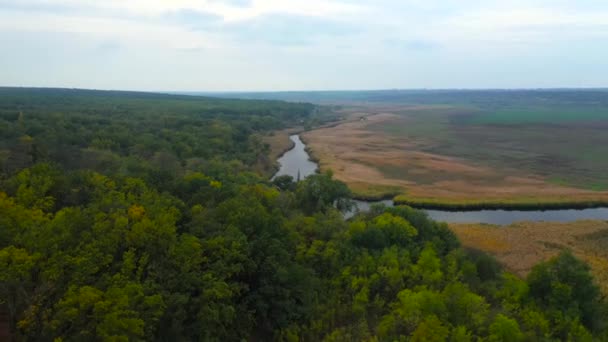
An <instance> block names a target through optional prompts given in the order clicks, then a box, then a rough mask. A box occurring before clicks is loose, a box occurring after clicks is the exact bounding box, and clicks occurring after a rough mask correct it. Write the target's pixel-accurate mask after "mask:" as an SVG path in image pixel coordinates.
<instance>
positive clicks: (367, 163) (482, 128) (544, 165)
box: [302, 105, 608, 204]
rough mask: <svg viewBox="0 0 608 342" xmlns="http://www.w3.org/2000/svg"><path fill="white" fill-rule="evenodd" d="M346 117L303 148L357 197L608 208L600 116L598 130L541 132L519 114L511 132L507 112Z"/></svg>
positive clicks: (584, 126)
mask: <svg viewBox="0 0 608 342" xmlns="http://www.w3.org/2000/svg"><path fill="white" fill-rule="evenodd" d="M343 115H344V116H345V117H348V118H350V119H351V121H349V122H346V123H343V124H340V125H336V126H334V127H327V128H322V129H318V130H314V131H310V132H306V133H304V134H303V135H302V138H303V140H304V141H305V142H306V144H307V145H308V147H309V148H310V149H311V151H312V154H313V157H314V158H315V159H318V160H319V162H320V168H321V170H327V169H332V170H333V171H334V173H335V176H336V178H338V179H340V180H342V181H344V182H346V183H347V184H348V185H349V186H350V187H351V189H352V190H353V191H354V192H355V194H356V195H357V196H358V197H362V198H374V197H386V196H389V195H398V194H401V195H402V196H399V197H398V198H397V199H399V198H401V199H406V200H407V201H411V202H416V201H418V202H420V203H422V202H427V203H428V202H438V203H441V202H443V203H505V204H514V203H528V204H542V203H548V202H551V203H555V202H559V203H562V202H563V203H566V202H567V203H570V202H572V203H575V202H578V203H581V202H607V201H608V191H606V189H607V187H606V184H608V178H607V177H608V174H607V173H606V172H605V170H606V169H608V134H604V129H605V128H606V127H608V120H605V121H607V122H604V121H602V120H603V119H602V120H599V119H598V118H599V116H592V117H593V120H595V121H593V122H594V124H590V123H589V122H587V121H579V122H572V121H568V120H566V119H560V120H559V121H556V122H554V123H540V122H539V120H540V119H539V117H538V115H536V116H534V117H532V118H529V117H528V116H526V115H524V114H521V115H520V117H522V118H527V119H525V120H524V119H521V122H520V123H515V121H514V120H515V118H511V121H508V122H507V123H503V121H504V120H506V119H505V118H504V116H505V114H504V113H502V112H498V114H496V116H495V119H492V115H488V114H487V113H485V114H481V112H480V111H479V110H476V109H470V108H462V107H454V106H445V105H443V106H440V105H425V106H405V105H393V106H389V105H384V106H379V105H378V106H370V107H349V108H346V109H344V110H343ZM485 115H488V116H485ZM564 115H565V114H564ZM562 116H563V115H562ZM516 117H517V115H516ZM353 118H360V119H359V120H355V121H353V120H352V119H353ZM532 119H534V120H536V121H534V120H532ZM480 120H481V121H483V122H482V123H480V122H479V121H480ZM492 120H494V121H492ZM531 120H532V121H531ZM545 120H548V119H547V118H546V117H545ZM488 122H491V123H488ZM604 126H606V127H604ZM581 151H584V152H581Z"/></svg>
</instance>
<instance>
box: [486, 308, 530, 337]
mask: <svg viewBox="0 0 608 342" xmlns="http://www.w3.org/2000/svg"><path fill="white" fill-rule="evenodd" d="M488 340H489V341H491V342H519V341H522V340H523V334H522V333H521V331H520V330H519V325H518V324H517V321H515V320H514V319H511V318H508V317H506V316H504V315H502V314H498V315H496V318H495V319H494V322H493V323H492V324H491V325H490V336H489V337H488Z"/></svg>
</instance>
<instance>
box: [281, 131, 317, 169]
mask: <svg viewBox="0 0 608 342" xmlns="http://www.w3.org/2000/svg"><path fill="white" fill-rule="evenodd" d="M289 139H291V141H293V143H294V146H293V148H292V149H291V150H289V151H287V152H285V153H284V154H283V155H282V156H281V157H280V158H279V159H278V160H277V161H278V162H279V164H280V165H281V168H280V169H279V171H277V173H276V174H275V175H274V176H273V177H272V178H273V179H274V178H276V177H278V176H283V175H289V176H291V177H293V179H294V180H298V179H304V178H306V177H308V176H310V175H312V174H314V173H315V172H317V168H318V166H317V163H315V162H313V161H311V160H310V159H309V158H310V157H309V156H308V152H306V145H304V143H303V142H302V140H300V136H299V135H292V136H290V137H289Z"/></svg>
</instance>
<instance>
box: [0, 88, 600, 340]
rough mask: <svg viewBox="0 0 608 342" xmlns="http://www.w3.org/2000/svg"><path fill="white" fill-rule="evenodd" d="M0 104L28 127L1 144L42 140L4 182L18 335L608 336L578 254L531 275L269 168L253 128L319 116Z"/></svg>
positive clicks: (146, 104) (389, 211)
mask: <svg viewBox="0 0 608 342" xmlns="http://www.w3.org/2000/svg"><path fill="white" fill-rule="evenodd" d="M0 95H1V96H0V108H1V110H0V113H2V115H3V117H4V118H9V119H10V120H8V122H14V124H15V125H16V126H15V127H14V129H15V130H19V129H21V130H22V132H15V134H13V135H12V136H11V134H7V135H3V136H2V139H4V142H3V143H4V144H5V146H6V147H8V148H9V149H10V151H11V153H13V154H15V153H17V154H18V153H21V152H23V150H22V149H20V147H19V145H18V144H17V143H15V142H14V141H13V143H11V139H13V138H15V139H19V138H20V137H21V136H22V134H23V133H24V132H23V130H25V133H27V134H28V135H29V136H31V137H32V141H33V143H34V144H35V145H36V146H38V147H36V149H35V150H32V151H37V152H36V153H35V158H34V157H33V156H32V158H31V160H30V162H31V163H32V164H31V165H28V166H23V165H18V163H16V162H15V163H13V164H11V165H9V166H10V167H7V168H5V169H4V173H3V174H2V177H3V178H2V182H1V184H0V185H1V188H0V269H1V270H2V272H0V306H1V307H0V308H1V309H3V310H6V312H7V313H8V317H9V323H10V327H11V330H12V335H13V337H14V338H15V339H16V340H32V341H39V340H42V341H48V340H57V341H80V340H119V341H123V340H124V341H127V340H133V341H137V340H147V341H149V340H158V341H169V340H171V341H172V340H201V341H224V340H229V341H233V340H263V341H267V340H288V341H297V340H303V341H318V340H327V341H344V340H349V341H353V340H354V341H358V340H362V341H379V340H382V341H385V340H386V341H393V340H398V341H399V340H402V341H406V340H410V341H445V340H450V341H475V340H492V341H519V340H524V339H525V340H542V339H545V340H551V339H564V340H565V339H571V340H585V339H588V338H592V337H598V338H599V337H601V336H606V335H605V334H606V327H605V326H603V324H602V323H603V321H605V319H602V318H605V317H606V307H605V304H604V303H603V301H602V299H601V298H600V297H599V292H598V291H597V288H596V287H595V285H593V279H592V278H591V277H590V276H589V272H588V268H587V267H586V266H585V265H584V264H583V263H582V262H580V261H578V260H577V259H575V258H574V257H572V256H571V255H569V254H564V255H561V256H559V257H558V258H557V259H555V260H552V261H550V262H548V263H546V264H542V265H539V266H538V268H537V269H535V271H533V272H532V274H531V275H530V277H529V278H528V280H527V281H524V280H521V279H518V278H516V277H515V276H513V275H510V274H508V273H505V272H503V271H502V270H501V269H500V267H499V266H498V265H497V264H496V263H495V262H494V261H493V260H492V259H490V258H489V257H487V256H485V255H483V254H479V253H474V252H469V251H466V250H463V249H462V248H461V247H460V245H459V243H458V240H457V239H456V238H455V236H454V235H453V234H452V233H451V232H450V231H449V230H448V229H447V227H446V226H445V224H440V223H436V222H433V221H431V220H429V219H428V217H427V216H426V215H425V214H424V213H422V212H420V211H417V210H414V209H412V208H409V207H396V208H382V207H376V208H374V209H373V210H372V211H371V212H369V213H366V214H360V215H357V216H356V217H354V218H353V219H351V220H349V221H345V220H344V219H343V216H342V211H345V210H347V209H348V208H349V206H350V205H351V201H350V191H349V190H348V188H347V187H346V186H345V185H344V184H343V183H341V182H339V181H336V180H334V179H333V177H332V174H331V173H326V174H320V175H314V176H311V177H309V178H307V179H306V180H304V181H302V182H299V183H297V184H296V183H294V182H293V180H291V179H287V178H284V179H283V178H282V179H277V180H275V181H272V182H271V181H269V180H267V179H264V178H262V177H261V176H259V175H258V174H257V173H256V172H254V169H255V165H254V163H252V161H255V160H257V159H256V155H257V154H258V153H264V152H263V151H262V150H260V149H259V146H258V145H257V143H256V142H255V138H254V136H255V134H256V132H258V131H264V130H270V129H274V128H276V127H277V126H281V125H285V124H288V123H289V122H291V121H292V119H293V120H297V118H298V115H300V114H297V113H298V111H300V113H301V115H304V116H306V113H305V109H308V108H309V107H308V105H292V104H285V103H275V102H255V101H228V100H212V99H200V98H186V97H172V96H164V95H149V94H129V93H101V92H82V91H67V90H46V91H44V90H14V89H13V90H2V91H1V92H0ZM85 104H86V106H85ZM19 110H22V111H23V114H19V115H17V114H15V113H19ZM249 111H251V115H249V114H248V113H249ZM11 113H12V114H11ZM288 113H292V114H288ZM9 114H10V115H9ZM11 115H13V117H12V119H11ZM291 115H295V117H292V116H291ZM3 120H5V119H3ZM11 120H12V121H11ZM12 124H13V123H11V125H12ZM197 127H198V128H197ZM68 132H70V133H69V134H68ZM64 134H65V135H64ZM11 144H13V145H11ZM69 151H71V152H74V158H75V159H69V158H67V159H62V157H61V156H62V155H64V154H65V153H68V152H69ZM71 152H70V153H71ZM91 153H92V154H91ZM85 155H87V156H88V157H90V158H91V159H89V160H86V161H85V159H82V158H81V157H83V156H85ZM11 160H12V161H17V160H18V158H15V159H11ZM34 160H35V161H34Z"/></svg>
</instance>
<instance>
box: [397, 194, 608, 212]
mask: <svg viewBox="0 0 608 342" xmlns="http://www.w3.org/2000/svg"><path fill="white" fill-rule="evenodd" d="M393 201H394V202H395V205H408V206H410V207H413V208H418V209H435V210H446V211H467V210H560V209H591V208H606V207H608V200H606V199H586V198H581V199H574V200H572V199H561V198H558V199H556V198H551V199H549V198H546V199H540V198H522V199H507V200H487V201H483V200H482V201H471V200H461V201H450V200H441V199H428V198H409V197H408V196H406V195H398V196H395V197H394V198H393Z"/></svg>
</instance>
